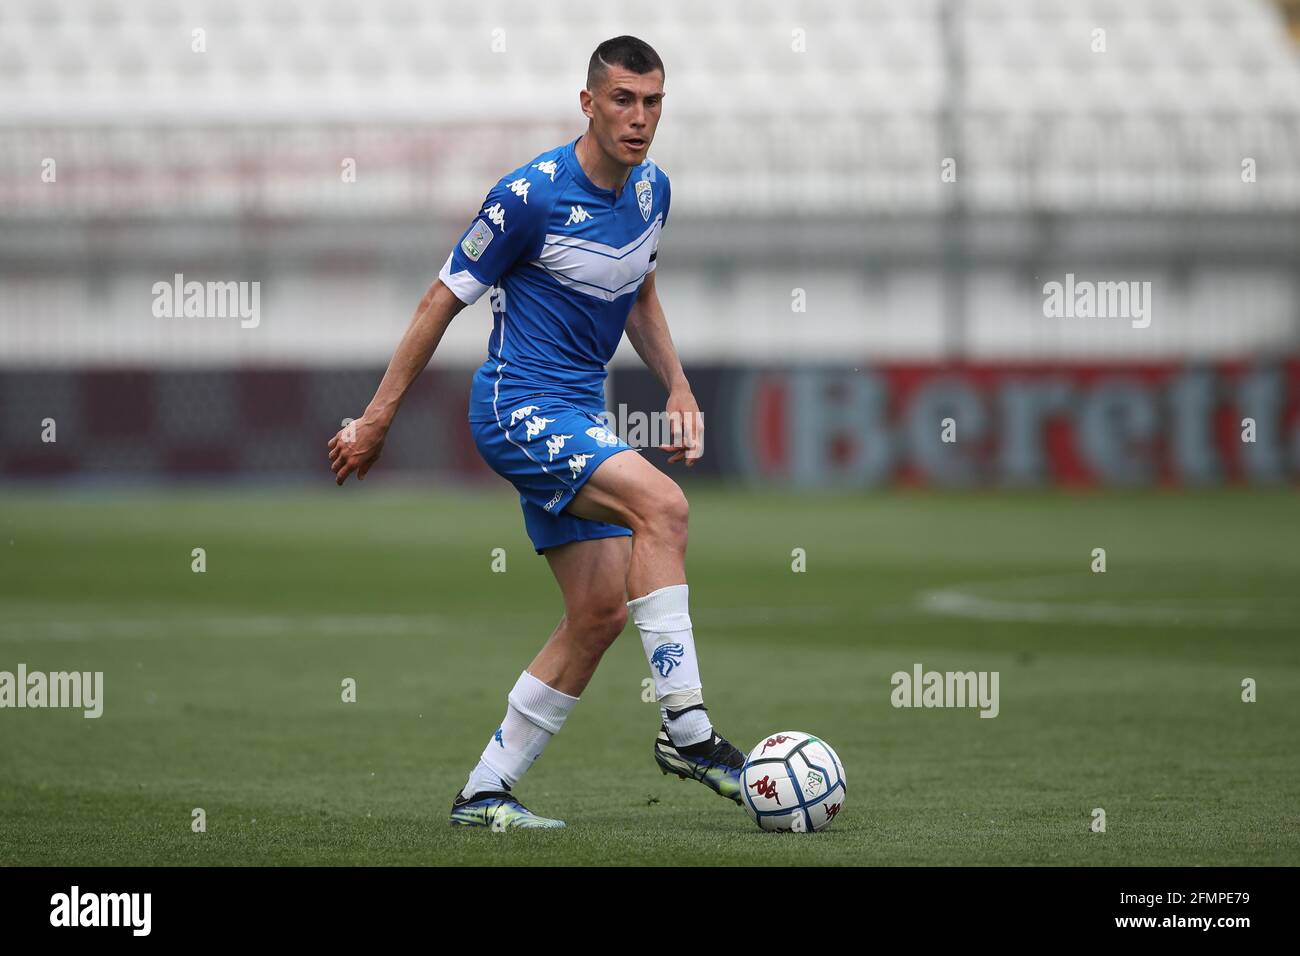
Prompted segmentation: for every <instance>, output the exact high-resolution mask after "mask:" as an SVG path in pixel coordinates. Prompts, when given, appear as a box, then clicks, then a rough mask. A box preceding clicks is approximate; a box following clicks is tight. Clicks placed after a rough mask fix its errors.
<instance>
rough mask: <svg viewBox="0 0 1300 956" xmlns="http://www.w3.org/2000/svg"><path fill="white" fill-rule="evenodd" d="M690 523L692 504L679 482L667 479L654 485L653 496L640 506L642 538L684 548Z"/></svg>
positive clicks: (638, 516)
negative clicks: (661, 539) (643, 535)
mask: <svg viewBox="0 0 1300 956" xmlns="http://www.w3.org/2000/svg"><path fill="white" fill-rule="evenodd" d="M689 519H690V504H689V503H688V502H687V500H686V495H685V494H684V493H683V492H682V489H681V488H680V487H679V486H678V484H677V482H675V481H673V480H672V479H670V478H665V479H664V480H663V481H662V482H659V483H657V484H656V485H655V488H654V490H653V492H652V493H651V494H649V495H647V496H646V498H645V499H644V501H642V502H641V503H640V507H639V508H638V514H637V523H638V525H639V527H635V528H634V529H633V530H634V531H638V532H640V533H641V534H646V535H654V536H656V537H662V538H666V539H668V540H669V541H670V542H671V543H675V544H679V545H681V546H685V544H686V528H687V524H688V522H689Z"/></svg>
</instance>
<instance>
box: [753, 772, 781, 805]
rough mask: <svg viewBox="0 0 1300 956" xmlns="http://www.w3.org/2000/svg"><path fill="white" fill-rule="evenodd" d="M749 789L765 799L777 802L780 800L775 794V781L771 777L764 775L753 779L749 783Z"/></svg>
mask: <svg viewBox="0 0 1300 956" xmlns="http://www.w3.org/2000/svg"><path fill="white" fill-rule="evenodd" d="M749 789H751V790H753V791H754V792H755V793H756V794H758V796H760V797H762V798H763V799H765V800H775V801H776V802H777V803H780V802H781V798H780V797H778V796H777V795H776V781H775V780H773V779H772V778H771V777H767V776H765V777H763V779H762V780H755V781H754V782H753V783H751V784H750V785H749Z"/></svg>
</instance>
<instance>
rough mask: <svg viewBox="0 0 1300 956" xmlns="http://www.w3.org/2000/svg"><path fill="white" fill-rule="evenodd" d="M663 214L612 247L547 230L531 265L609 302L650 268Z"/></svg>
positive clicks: (631, 289) (638, 281)
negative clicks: (629, 238)
mask: <svg viewBox="0 0 1300 956" xmlns="http://www.w3.org/2000/svg"><path fill="white" fill-rule="evenodd" d="M662 221H663V215H662V214H660V215H657V216H655V219H654V222H652V223H651V224H650V225H649V226H647V227H646V229H645V231H644V232H642V233H641V235H639V236H637V238H635V239H633V240H632V241H631V242H629V243H627V244H626V245H624V246H622V247H621V248H618V249H615V248H614V247H613V246H607V245H605V243H603V242H595V241H594V240H591V239H579V238H577V237H576V236H562V235H557V234H555V233H548V234H547V236H546V239H545V241H544V243H543V245H542V254H541V255H540V256H538V257H537V258H536V259H534V260H533V261H532V263H531V264H532V265H535V266H537V267H538V268H540V269H543V270H545V271H546V274H547V275H549V276H550V277H551V278H552V279H554V280H555V281H556V282H558V283H559V284H560V285H563V286H567V287H568V288H571V289H573V290H575V291H577V292H581V293H583V294H585V295H589V296H592V297H593V298H597V299H604V300H605V301H606V302H612V301H614V300H615V299H617V298H618V297H619V296H622V295H627V294H628V293H629V292H634V291H636V289H637V287H638V286H640V284H641V282H642V280H644V279H645V276H646V273H647V272H649V271H650V255H651V253H653V252H654V250H655V248H656V246H657V245H658V242H657V240H658V235H659V229H660V226H661V224H662Z"/></svg>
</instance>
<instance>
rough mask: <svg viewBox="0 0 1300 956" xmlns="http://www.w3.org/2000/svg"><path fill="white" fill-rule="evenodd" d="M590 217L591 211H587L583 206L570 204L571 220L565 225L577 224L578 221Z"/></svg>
mask: <svg viewBox="0 0 1300 956" xmlns="http://www.w3.org/2000/svg"><path fill="white" fill-rule="evenodd" d="M590 218H591V213H589V212H587V210H585V209H583V208H582V207H581V206H570V207H569V221H568V222H566V223H565V225H566V226H576V225H577V224H578V223H580V222H586V221H587V220H588V219H590Z"/></svg>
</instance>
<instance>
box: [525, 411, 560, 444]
mask: <svg viewBox="0 0 1300 956" xmlns="http://www.w3.org/2000/svg"><path fill="white" fill-rule="evenodd" d="M554 424H555V419H554V418H543V417H542V416H541V415H534V416H533V417H532V418H530V419H529V420H528V421H526V422H524V434H525V436H526V437H527V438H528V440H529V441H532V440H533V439H534V438H536V437H537V436H538V435H540V434H541V433H542V432H543V431H545V430H546V426H547V425H554Z"/></svg>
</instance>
